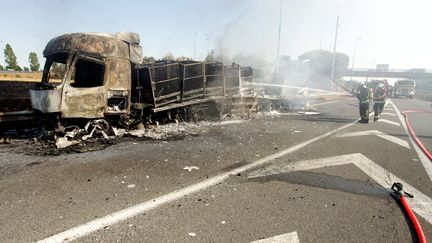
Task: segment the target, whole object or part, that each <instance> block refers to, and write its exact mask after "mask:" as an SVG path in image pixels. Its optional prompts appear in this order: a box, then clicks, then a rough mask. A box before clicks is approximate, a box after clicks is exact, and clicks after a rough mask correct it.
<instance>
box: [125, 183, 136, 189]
mask: <svg viewBox="0 0 432 243" xmlns="http://www.w3.org/2000/svg"><path fill="white" fill-rule="evenodd" d="M127 187H128V188H134V187H136V185H135V184H129V185H127Z"/></svg>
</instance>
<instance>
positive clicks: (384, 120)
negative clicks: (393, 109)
mask: <svg viewBox="0 0 432 243" xmlns="http://www.w3.org/2000/svg"><path fill="white" fill-rule="evenodd" d="M378 122H385V123H387V124H390V125H393V126H397V127H400V124H399V123H398V122H394V121H390V120H386V119H379V120H378Z"/></svg>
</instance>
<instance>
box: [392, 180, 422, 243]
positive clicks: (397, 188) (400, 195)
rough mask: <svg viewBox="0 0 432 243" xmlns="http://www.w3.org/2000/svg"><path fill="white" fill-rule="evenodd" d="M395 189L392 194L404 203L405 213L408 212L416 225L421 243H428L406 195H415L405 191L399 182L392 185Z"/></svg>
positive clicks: (412, 222)
mask: <svg viewBox="0 0 432 243" xmlns="http://www.w3.org/2000/svg"><path fill="white" fill-rule="evenodd" d="M391 189H392V190H393V193H392V195H393V196H394V197H395V198H397V199H399V201H400V203H401V204H402V207H403V209H404V210H405V213H406V214H407V216H408V218H409V219H410V222H411V224H412V225H413V226H414V230H415V233H416V235H417V239H418V242H419V243H426V236H425V234H424V232H423V229H422V227H421V225H420V222H419V221H418V219H417V217H416V216H415V214H414V213H413V211H412V210H411V208H410V206H409V204H408V201H407V199H406V198H405V197H410V198H413V197H414V196H413V195H411V194H409V193H407V192H405V191H404V190H403V185H402V184H401V183H399V182H396V183H394V184H393V186H392V187H391Z"/></svg>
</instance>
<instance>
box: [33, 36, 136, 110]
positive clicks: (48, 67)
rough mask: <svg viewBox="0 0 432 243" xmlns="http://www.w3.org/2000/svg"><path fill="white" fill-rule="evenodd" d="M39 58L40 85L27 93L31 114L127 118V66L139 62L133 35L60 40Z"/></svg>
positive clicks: (61, 37) (77, 37)
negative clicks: (44, 60) (41, 67)
mask: <svg viewBox="0 0 432 243" xmlns="http://www.w3.org/2000/svg"><path fill="white" fill-rule="evenodd" d="M43 54H44V57H45V58H46V62H45V66H44V70H43V76H42V81H41V83H39V84H38V85H36V86H35V87H34V88H33V89H31V90H30V97H31V103H32V107H33V109H34V110H36V111H39V112H41V113H52V114H59V115H60V117H61V118H102V117H104V116H106V115H121V114H127V113H128V112H129V110H130V93H131V90H130V89H131V88H130V87H131V65H132V64H134V63H136V64H138V63H141V62H142V48H141V46H140V45H139V35H138V34H136V33H131V32H121V33H117V34H113V35H108V34H101V33H70V34H65V35H62V36H59V37H56V38H54V39H52V40H51V41H50V42H48V44H47V46H46V47H45V50H44V52H43Z"/></svg>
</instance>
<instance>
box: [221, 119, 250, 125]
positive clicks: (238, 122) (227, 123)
mask: <svg viewBox="0 0 432 243" xmlns="http://www.w3.org/2000/svg"><path fill="white" fill-rule="evenodd" d="M244 122H246V121H243V120H230V121H221V122H220V123H219V124H220V125H229V124H240V123H244Z"/></svg>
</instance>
